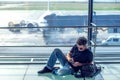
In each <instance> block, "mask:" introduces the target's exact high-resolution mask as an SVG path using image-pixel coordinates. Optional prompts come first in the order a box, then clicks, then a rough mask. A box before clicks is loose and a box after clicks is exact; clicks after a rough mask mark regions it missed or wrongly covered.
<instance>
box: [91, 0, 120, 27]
mask: <svg viewBox="0 0 120 80" xmlns="http://www.w3.org/2000/svg"><path fill="white" fill-rule="evenodd" d="M93 9H94V12H93V21H94V23H95V24H96V25H97V26H120V0H94V6H93Z"/></svg>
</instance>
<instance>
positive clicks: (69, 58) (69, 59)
mask: <svg viewBox="0 0 120 80" xmlns="http://www.w3.org/2000/svg"><path fill="white" fill-rule="evenodd" d="M66 58H67V60H68V62H70V63H73V62H74V60H73V58H72V53H71V52H69V53H68V54H67V56H66Z"/></svg>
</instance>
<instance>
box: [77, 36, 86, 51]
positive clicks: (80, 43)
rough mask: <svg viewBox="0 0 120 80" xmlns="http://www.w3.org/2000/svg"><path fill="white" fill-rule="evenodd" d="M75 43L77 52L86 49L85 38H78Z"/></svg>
mask: <svg viewBox="0 0 120 80" xmlns="http://www.w3.org/2000/svg"><path fill="white" fill-rule="evenodd" d="M76 43H77V47H78V50H79V51H84V50H85V49H86V44H87V39H86V38H85V37H79V38H78V40H77V42H76Z"/></svg>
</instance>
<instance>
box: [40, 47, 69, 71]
mask: <svg viewBox="0 0 120 80" xmlns="http://www.w3.org/2000/svg"><path fill="white" fill-rule="evenodd" d="M57 59H58V60H59V62H60V64H61V65H62V66H64V65H65V64H66V63H67V59H66V57H65V55H64V54H63V53H62V51H61V50H60V49H54V51H53V52H52V54H51V55H50V57H49V60H48V62H47V65H46V67H45V68H44V69H43V70H41V71H38V73H47V72H51V71H52V69H53V67H54V65H55V63H56V61H57Z"/></svg>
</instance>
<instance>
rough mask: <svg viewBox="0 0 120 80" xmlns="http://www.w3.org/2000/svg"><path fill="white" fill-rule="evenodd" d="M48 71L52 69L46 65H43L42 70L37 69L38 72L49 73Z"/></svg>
mask: <svg viewBox="0 0 120 80" xmlns="http://www.w3.org/2000/svg"><path fill="white" fill-rule="evenodd" d="M50 72H52V70H50V69H48V68H47V67H44V68H43V69H42V70H40V71H38V73H39V74H43V73H50Z"/></svg>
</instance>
